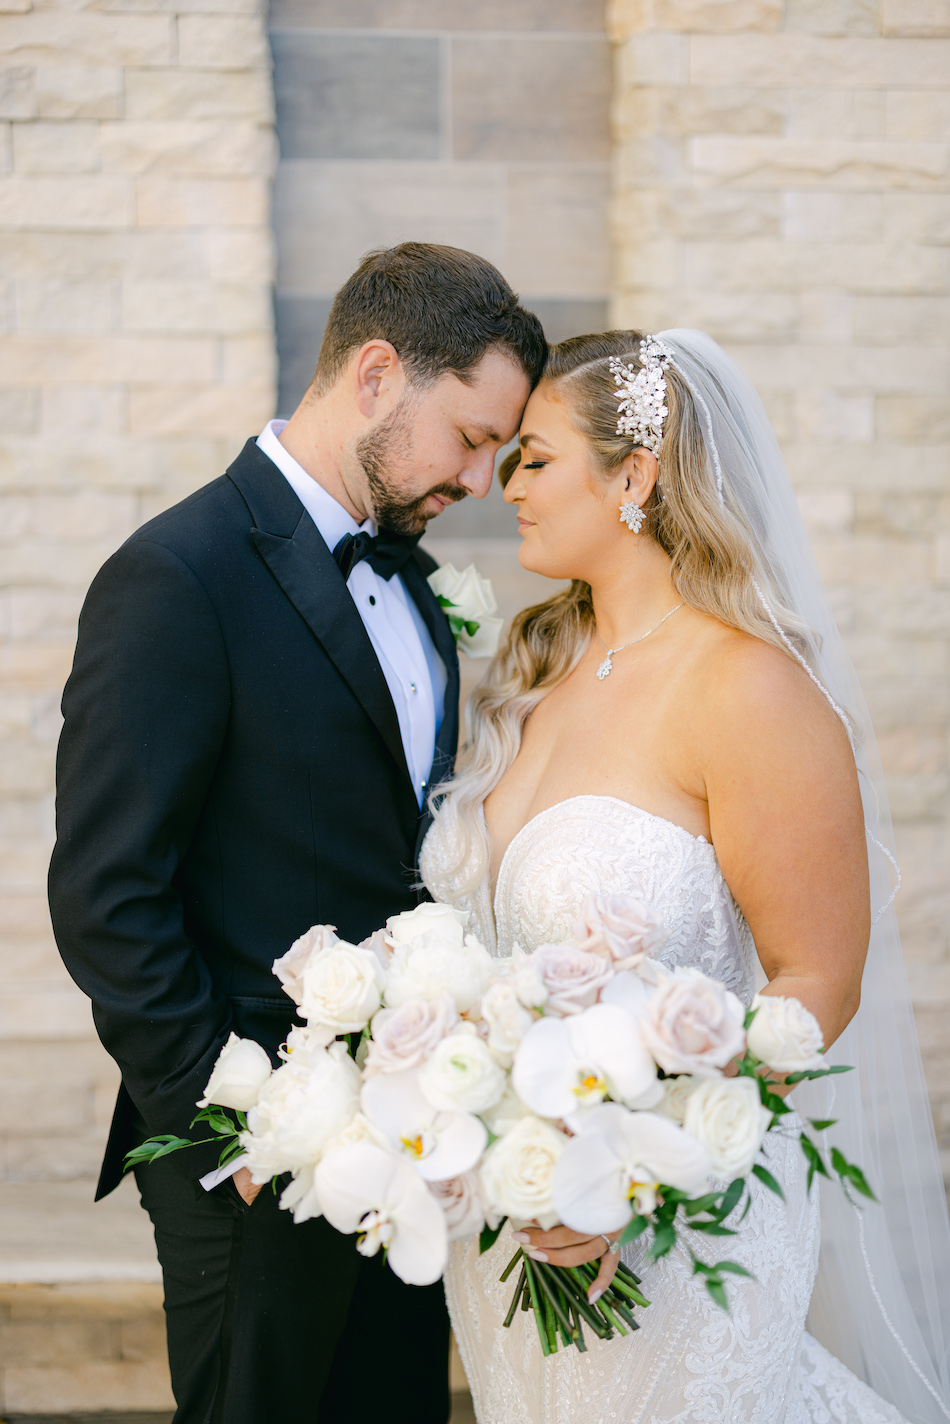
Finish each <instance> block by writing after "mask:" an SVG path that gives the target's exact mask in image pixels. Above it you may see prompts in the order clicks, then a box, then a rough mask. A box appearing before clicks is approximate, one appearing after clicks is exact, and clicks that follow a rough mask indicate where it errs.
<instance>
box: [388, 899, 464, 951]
mask: <svg viewBox="0 0 950 1424" xmlns="http://www.w3.org/2000/svg"><path fill="white" fill-rule="evenodd" d="M468 921H469V914H468V911H467V910H453V909H452V906H451V905H441V904H435V903H433V902H432V901H428V900H427V901H423V903H422V904H421V905H417V906H416V908H415V909H414V910H403V911H402V912H401V913H400V914H398V915H390V917H389V919H388V920H387V921H386V932H387V934H388V936H389V938H390V940H391V941H392V943H393V945H399V944H414V943H415V941H416V940H417V939H419V938H420V937H421V936H422V935H430V934H435V935H438V936H440V937H441V938H442V939H444V940H445V942H446V943H447V944H461V943H462V940H463V939H464V938H465V927H466V925H467V924H468Z"/></svg>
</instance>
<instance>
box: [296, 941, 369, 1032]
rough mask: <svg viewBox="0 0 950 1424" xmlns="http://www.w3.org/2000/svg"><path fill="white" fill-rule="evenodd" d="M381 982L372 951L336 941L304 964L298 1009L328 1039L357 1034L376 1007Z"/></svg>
mask: <svg viewBox="0 0 950 1424" xmlns="http://www.w3.org/2000/svg"><path fill="white" fill-rule="evenodd" d="M382 982H383V970H382V967H381V965H380V963H379V960H378V959H377V958H376V956H375V954H373V953H372V952H371V951H370V950H367V949H358V948H357V946H356V945H355V944H347V942H346V941H345V940H340V941H339V942H338V943H337V944H334V945H331V946H330V947H329V948H327V949H324V950H322V951H321V952H320V953H319V954H317V955H315V956H314V957H313V958H312V959H311V961H310V963H309V964H308V965H307V968H306V969H305V971H304V976H303V997H302V999H301V1002H300V1012H301V1013H302V1014H303V1016H304V1018H305V1019H306V1020H307V1021H308V1023H309V1024H310V1026H311V1027H319V1028H320V1029H321V1030H323V1031H325V1032H326V1034H327V1035H328V1038H335V1037H336V1035H337V1034H339V1033H357V1032H359V1031H360V1030H361V1029H363V1028H365V1026H366V1024H367V1023H368V1022H369V1020H370V1019H371V1018H372V1017H373V1014H375V1012H376V1010H377V1009H378V1008H379V1004H380V991H381V988H382Z"/></svg>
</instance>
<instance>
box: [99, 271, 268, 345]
mask: <svg viewBox="0 0 950 1424" xmlns="http://www.w3.org/2000/svg"><path fill="white" fill-rule="evenodd" d="M270 302H271V295H270V289H269V287H266V286H264V285H263V284H262V283H258V284H255V285H253V286H252V285H251V284H250V283H241V284H234V285H224V284H223V283H213V282H128V283H126V284H125V285H124V286H123V289H122V325H123V327H124V328H125V329H126V330H127V331H148V332H153V331H165V332H172V331H180V332H196V333H197V332H203V331H207V330H208V329H209V328H210V329H213V330H216V331H218V332H220V333H221V335H222V336H224V335H227V336H231V335H234V334H236V333H239V332H246V331H252V332H260V331H261V330H262V329H263V330H266V329H267V325H268V309H269V306H270Z"/></svg>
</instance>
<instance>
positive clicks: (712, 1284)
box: [706, 1276, 729, 1314]
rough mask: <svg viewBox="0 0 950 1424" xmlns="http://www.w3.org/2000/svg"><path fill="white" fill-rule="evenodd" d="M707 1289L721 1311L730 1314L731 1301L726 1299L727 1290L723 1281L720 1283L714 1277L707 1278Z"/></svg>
mask: <svg viewBox="0 0 950 1424" xmlns="http://www.w3.org/2000/svg"><path fill="white" fill-rule="evenodd" d="M706 1289H707V1290H708V1291H709V1294H710V1295H711V1296H712V1298H713V1300H714V1301H715V1302H716V1304H717V1305H718V1306H719V1308H720V1310H724V1311H726V1313H727V1314H728V1311H729V1301H728V1299H727V1298H726V1288H725V1286H724V1285H723V1283H722V1281H718V1280H715V1279H714V1278H713V1277H710V1276H707V1278H706Z"/></svg>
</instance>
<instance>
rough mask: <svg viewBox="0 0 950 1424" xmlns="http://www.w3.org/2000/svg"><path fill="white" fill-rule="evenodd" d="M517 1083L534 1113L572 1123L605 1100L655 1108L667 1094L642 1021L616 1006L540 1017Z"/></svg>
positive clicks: (526, 1042) (519, 1063)
mask: <svg viewBox="0 0 950 1424" xmlns="http://www.w3.org/2000/svg"><path fill="white" fill-rule="evenodd" d="M512 1082H513V1083H514V1088H515V1092H516V1093H517V1094H518V1096H519V1097H520V1098H521V1099H522V1101H523V1102H525V1103H526V1104H527V1105H528V1107H529V1108H530V1109H531V1110H532V1112H536V1113H537V1114H538V1115H539V1116H540V1117H550V1118H563V1119H564V1120H565V1122H567V1123H568V1125H569V1126H572V1127H573V1126H575V1119H576V1116H577V1114H578V1112H580V1111H582V1110H585V1109H588V1108H591V1107H595V1106H596V1105H597V1104H598V1103H601V1102H603V1101H604V1099H605V1098H608V1097H609V1098H613V1099H615V1100H616V1101H619V1102H623V1103H626V1104H628V1106H630V1107H653V1106H654V1105H655V1104H656V1103H657V1102H658V1101H659V1100H660V1098H661V1097H662V1096H663V1089H662V1086H661V1084H660V1083H659V1081H658V1079H657V1075H656V1064H655V1063H654V1062H653V1059H652V1058H651V1057H650V1055H649V1053H648V1052H647V1050H646V1048H645V1047H644V1045H643V1039H642V1037H641V1035H640V1031H639V1027H638V1021H637V1020H636V1019H634V1018H633V1017H631V1015H630V1014H628V1013H627V1012H626V1011H625V1010H624V1009H620V1008H617V1006H616V1005H614V1004H594V1005H593V1006H592V1007H591V1008H589V1009H585V1010H584V1011H583V1013H580V1014H572V1015H571V1016H570V1017H569V1018H563V1019H556V1018H543V1019H538V1020H537V1022H536V1023H533V1024H532V1025H531V1027H530V1028H529V1029H528V1032H527V1033H526V1034H525V1036H524V1038H523V1039H522V1040H521V1043H520V1045H519V1047H518V1051H517V1053H516V1054H515V1062H514V1068H513V1070H512Z"/></svg>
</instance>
